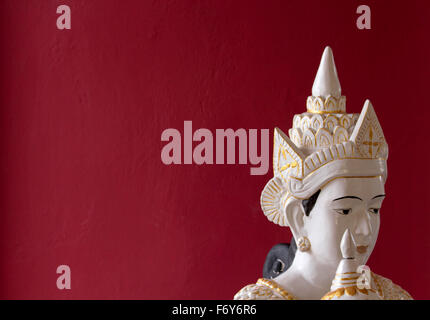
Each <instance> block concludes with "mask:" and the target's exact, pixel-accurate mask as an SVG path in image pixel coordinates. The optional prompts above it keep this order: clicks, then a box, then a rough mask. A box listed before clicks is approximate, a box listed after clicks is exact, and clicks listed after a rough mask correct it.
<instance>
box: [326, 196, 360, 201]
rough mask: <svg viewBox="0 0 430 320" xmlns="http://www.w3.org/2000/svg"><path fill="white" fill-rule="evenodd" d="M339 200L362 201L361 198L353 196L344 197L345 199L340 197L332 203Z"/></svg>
mask: <svg viewBox="0 0 430 320" xmlns="http://www.w3.org/2000/svg"><path fill="white" fill-rule="evenodd" d="M341 199H358V200H361V201H363V199H361V198H359V197H355V196H345V197H340V198H337V199H334V200H333V201H337V200H341Z"/></svg>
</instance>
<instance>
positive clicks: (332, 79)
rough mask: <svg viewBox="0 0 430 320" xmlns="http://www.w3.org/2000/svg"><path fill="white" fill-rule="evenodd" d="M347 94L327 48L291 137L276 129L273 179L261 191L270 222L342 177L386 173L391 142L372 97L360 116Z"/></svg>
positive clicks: (281, 222) (279, 220)
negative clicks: (351, 110)
mask: <svg viewBox="0 0 430 320" xmlns="http://www.w3.org/2000/svg"><path fill="white" fill-rule="evenodd" d="M345 101H346V98H345V97H344V96H342V95H341V87H340V83H339V79H338V76H337V71H336V66H335V64H334V58H333V53H332V51H331V49H330V47H326V48H325V50H324V53H323V56H322V59H321V63H320V66H319V69H318V72H317V75H316V78H315V81H314V84H313V87H312V96H311V97H309V98H308V100H307V112H305V113H302V114H300V115H295V116H294V119H293V128H292V129H290V130H289V137H287V135H286V134H285V133H283V132H282V131H281V130H280V129H279V128H275V132H274V148H273V172H274V177H273V178H272V179H271V180H270V181H269V182H268V183H267V184H266V186H265V188H264V190H263V192H262V194H261V207H262V209H263V211H264V214H265V215H266V216H267V218H268V219H269V220H270V221H273V222H274V223H277V224H279V225H281V226H286V225H287V222H286V219H285V215H284V214H283V211H284V210H285V207H286V206H287V201H289V199H307V198H309V197H310V196H311V195H312V194H314V193H315V192H316V191H317V190H318V189H320V188H321V187H322V186H323V185H325V184H326V183H328V182H330V181H331V180H333V179H335V178H339V177H362V176H367V177H368V176H383V178H384V179H386V177H387V165H386V160H387V158H388V146H387V143H386V141H385V138H384V134H383V131H382V128H381V126H380V124H379V121H378V118H377V116H376V113H375V110H374V109H373V106H372V104H371V103H370V101H369V100H366V102H365V103H364V106H363V109H362V111H361V113H360V115H358V114H347V113H346V109H345V108H346V104H345Z"/></svg>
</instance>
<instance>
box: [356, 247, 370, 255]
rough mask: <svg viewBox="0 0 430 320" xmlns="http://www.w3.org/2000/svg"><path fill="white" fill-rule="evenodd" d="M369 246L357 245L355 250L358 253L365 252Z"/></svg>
mask: <svg viewBox="0 0 430 320" xmlns="http://www.w3.org/2000/svg"><path fill="white" fill-rule="evenodd" d="M368 247H369V246H357V252H358V253H360V254H363V253H366V251H367V248H368Z"/></svg>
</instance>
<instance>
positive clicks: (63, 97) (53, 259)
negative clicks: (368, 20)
mask: <svg viewBox="0 0 430 320" xmlns="http://www.w3.org/2000/svg"><path fill="white" fill-rule="evenodd" d="M60 4H67V5H69V6H70V7H71V10H72V30H70V31H60V30H58V29H57V28H56V19H57V16H58V15H57V14H56V8H57V6H58V5H60ZM360 4H363V3H362V2H361V1H360V2H359V1H281V0H279V1H249V0H247V1H215V0H214V1H186V0H182V1H167V0H166V1H140V0H135V1H132V0H128V1H119V0H117V1H113V0H80V1H78V0H62V1H56V0H43V1H42V0H40V1H34V0H32V1H30V0H20V1H17V0H2V1H0V79H1V80H0V186H1V192H0V217H1V222H0V297H1V298H7V299H11V298H14V299H15V298H18V299H28V298H37V299H46V298H54V299H70V298H79V299H87V298H90V299H95V298H97V299H105V298H109V299H112V298H113V299H125V298H129V299H141V298H143V299H152V298H155V299H230V298H232V297H233V295H234V294H235V293H236V291H237V290H239V289H240V288H241V287H242V286H243V285H245V284H248V283H251V282H254V281H255V280H256V279H257V278H258V277H260V276H261V269H262V265H263V262H264V259H265V255H266V253H267V251H268V250H269V249H270V247H271V246H272V245H274V244H276V243H278V242H282V241H288V240H289V239H290V233H289V231H288V229H286V228H281V227H278V226H276V225H274V224H272V223H270V222H269V221H268V220H266V218H265V217H264V215H263V213H262V211H261V209H260V207H259V197H260V192H261V190H262V188H263V187H264V185H265V183H266V182H267V181H268V180H269V179H270V178H271V177H272V170H271V169H270V171H269V173H268V174H267V175H265V176H251V175H250V174H249V168H250V166H248V165H212V166H210V165H203V166H198V165H176V166H173V165H172V166H166V165H164V164H163V163H162V162H161V159H160V154H161V149H162V147H163V146H164V145H165V142H161V140H160V136H161V132H162V131H163V130H164V129H166V128H177V129H179V130H181V131H182V130H183V129H182V128H183V121H184V120H192V121H193V126H194V128H195V129H197V128H208V129H210V130H212V132H215V129H216V128H221V129H223V128H225V129H226V128H234V129H237V128H245V129H250V128H257V129H262V128H270V130H271V135H270V137H271V139H272V133H273V131H272V129H273V127H275V126H279V127H280V128H282V129H285V130H287V129H288V128H290V127H291V125H292V117H293V115H294V114H296V113H301V112H304V111H305V101H306V98H307V96H308V95H310V94H311V86H312V83H313V80H314V76H315V73H316V71H317V67H318V64H319V59H320V56H321V54H322V51H323V49H324V46H325V45H330V46H331V47H332V48H333V51H334V55H335V59H336V64H337V68H338V73H339V77H340V81H341V84H342V88H343V93H344V94H345V95H346V96H347V110H348V111H350V112H359V111H360V110H361V107H362V105H363V103H364V101H365V99H366V98H369V99H371V101H372V103H373V105H374V107H375V109H376V111H377V114H378V116H379V119H380V122H381V124H382V127H383V129H384V132H385V136H386V138H387V140H388V143H389V147H390V157H389V161H388V165H389V178H388V182H387V185H386V192H387V194H388V197H387V199H386V200H385V202H384V207H383V210H382V213H381V219H382V224H381V232H380V236H379V240H378V243H377V246H376V249H375V251H374V253H373V256H372V258H371V260H370V262H369V265H370V267H371V268H372V270H373V271H375V272H377V273H380V274H382V275H384V276H386V277H389V278H391V279H393V280H394V281H395V282H396V283H398V284H400V285H401V286H403V287H404V288H405V289H407V290H408V291H409V292H410V293H411V294H412V295H413V296H414V297H415V298H421V299H424V298H429V297H430V296H429V294H430V289H429V288H430V274H429V272H428V270H429V268H430V240H429V236H428V234H429V227H430V223H429V214H430V213H429V203H428V199H429V191H430V190H429V187H428V182H429V178H430V170H429V167H428V161H429V160H428V159H429V158H428V157H429V156H430V151H429V148H428V139H429V134H428V131H427V130H428V122H429V121H428V119H429V117H430V111H429V106H428V89H427V87H428V81H429V80H428V74H429V71H430V68H429V65H430V64H429V56H430V50H429V48H430V47H429V41H428V32H429V27H430V22H429V21H430V12H429V5H428V4H427V2H425V1H422V2H417V1H407V2H404V1H402V2H399V4H395V2H393V1H388V0H387V1H383V0H378V1H365V4H367V5H369V6H370V7H371V10H372V30H358V29H357V27H356V18H357V17H358V15H357V14H356V13H355V11H356V8H357V6H358V5H360ZM270 144H272V143H270ZM61 264H67V265H69V266H70V268H71V272H72V289H71V290H63V291H60V290H58V289H57V287H56V280H57V277H58V275H57V274H56V268H57V266H58V265H61Z"/></svg>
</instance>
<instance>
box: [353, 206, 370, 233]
mask: <svg viewBox="0 0 430 320" xmlns="http://www.w3.org/2000/svg"><path fill="white" fill-rule="evenodd" d="M354 231H355V234H356V235H359V236H362V237H368V236H369V235H370V234H372V225H371V224H370V217H369V216H368V215H367V214H366V212H365V211H364V210H363V212H362V213H361V214H360V215H359V218H358V221H357V225H356V227H355V230H354Z"/></svg>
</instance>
